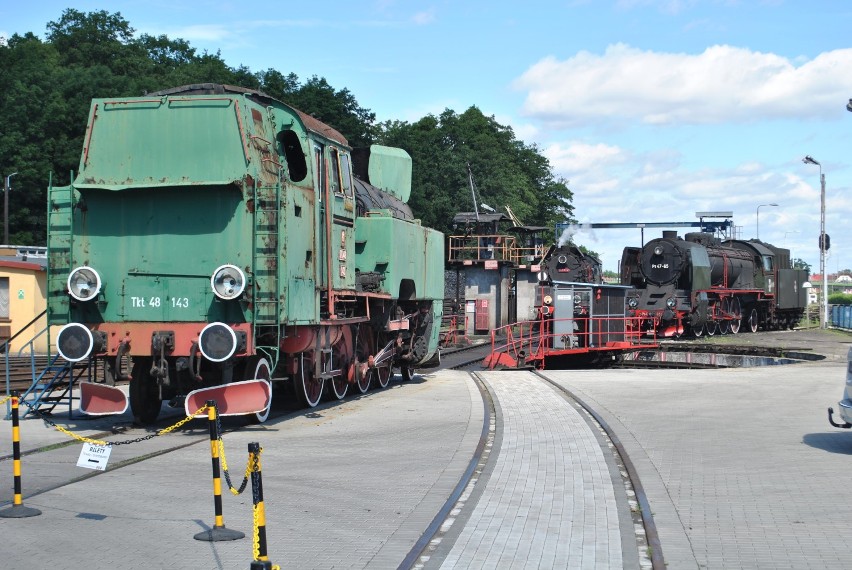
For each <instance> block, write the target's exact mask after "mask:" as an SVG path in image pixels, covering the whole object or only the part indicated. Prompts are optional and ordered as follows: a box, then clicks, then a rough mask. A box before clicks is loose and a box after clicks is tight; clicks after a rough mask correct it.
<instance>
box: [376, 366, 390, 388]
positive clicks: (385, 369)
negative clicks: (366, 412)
mask: <svg viewBox="0 0 852 570" xmlns="http://www.w3.org/2000/svg"><path fill="white" fill-rule="evenodd" d="M372 374H373V375H374V376H375V378H376V383H377V384H378V385H379V388H382V389H384V388H387V387H388V384H389V383H390V377H391V363H390V362H387V363H386V364H383V365H382V366H376V367H375V368H373V372H372Z"/></svg>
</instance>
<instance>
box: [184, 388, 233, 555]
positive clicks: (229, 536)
mask: <svg viewBox="0 0 852 570" xmlns="http://www.w3.org/2000/svg"><path fill="white" fill-rule="evenodd" d="M207 420H208V422H207V423H208V425H209V426H210V454H211V456H212V457H213V510H214V514H215V515H216V522H214V523H213V528H211V529H210V530H205V531H202V532H199V533H198V534H196V535H195V536H194V537H193V538H195V540H206V541H208V542H217V541H220V540H238V539H240V538H245V536H246V535H245V533H242V532H240V531H238V530H230V529H228V528H225V522H224V519H223V517H222V479H221V477H220V467H219V422H218V420H217V418H216V402H214V401H213V400H208V401H207Z"/></svg>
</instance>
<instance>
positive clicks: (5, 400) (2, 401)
mask: <svg viewBox="0 0 852 570" xmlns="http://www.w3.org/2000/svg"><path fill="white" fill-rule="evenodd" d="M11 399H12V396H6V397H5V398H3V399H2V400H0V406H2V405H3V404H5V403H6V402H8V401H9V400H11Z"/></svg>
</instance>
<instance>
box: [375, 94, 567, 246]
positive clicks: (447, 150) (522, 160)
mask: <svg viewBox="0 0 852 570" xmlns="http://www.w3.org/2000/svg"><path fill="white" fill-rule="evenodd" d="M378 142H381V144H385V145H389V146H397V147H400V148H404V149H405V150H407V151H408V153H409V154H410V155H411V157H412V159H413V161H414V173H413V178H414V179H413V184H412V194H411V199H410V200H409V203H410V205H411V208H412V210H414V212H415V213H416V214H417V215H418V216H419V217H420V218H421V219H422V220H423V223H424V224H425V225H428V226H431V227H435V228H437V229H440V230H443V231H445V232H450V231H451V229H452V228H451V222H452V219H453V216H454V215H455V214H456V213H458V212H472V211H473V197H472V194H471V188H470V176H469V173H468V172H469V171H468V165H469V166H470V174H471V175H472V176H473V180H474V183H475V187H476V190H477V194H478V199H479V200H481V201H482V202H484V203H486V204H488V205H489V206H491V207H492V208H494V209H495V210H498V211H502V210H503V209H504V208H505V206H509V207H510V208H511V209H512V211H513V212H514V213H515V215H516V216H517V217H518V218H519V219H520V220H521V221H522V222H523V223H524V224H525V225H541V226H546V227H553V226H554V225H555V223H556V222H557V221H565V220H569V221H570V220H571V217H572V212H573V206H572V205H571V198H572V194H571V191H570V190H569V189H568V186H567V184H566V182H565V181H564V180H561V179H556V178H554V177H553V174H552V172H551V169H550V164H549V162H548V161H547V159H546V158H544V157H543V156H541V155H540V154H539V153H538V149H537V148H536V147H535V146H528V145H525V144H524V143H523V142H522V141H519V140H517V139H516V138H515V135H514V132H513V131H512V129H511V127H506V126H503V125H500V124H499V123H497V121H496V120H495V119H494V117H493V116H492V117H486V116H485V115H484V114H483V113H482V112H481V111H480V110H479V109H478V108H476V107H470V108H469V109H468V110H467V111H465V112H464V113H462V114H460V115H459V114H456V113H455V112H454V111H452V110H450V109H447V110H445V111H444V112H443V113H441V115H440V116H437V117H436V116H434V115H428V116H426V117H423V118H422V119H420V120H419V121H417V122H415V123H406V122H400V121H390V122H386V123H383V124H382V125H380V126H379V133H378Z"/></svg>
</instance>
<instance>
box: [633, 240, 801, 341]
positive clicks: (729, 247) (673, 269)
mask: <svg viewBox="0 0 852 570" xmlns="http://www.w3.org/2000/svg"><path fill="white" fill-rule="evenodd" d="M621 280H622V283H623V284H625V285H629V286H632V287H633V291H632V292H631V293H630V294H629V295H628V298H627V304H628V309H629V311H630V314H632V315H634V316H637V317H640V318H641V319H643V326H644V327H646V331H647V332H650V333H652V334H655V335H657V336H661V337H677V336H680V335H682V334H684V333H685V332H689V333H691V334H693V335H694V336H699V337H700V336H702V335H704V334H707V335H713V334H716V332H719V333H721V334H727V333H729V332H731V333H734V334H736V333H738V332H739V331H740V329H741V326H743V325H745V326H746V328H747V329H748V330H750V331H752V332H756V331H757V330H758V329H759V328H768V329H776V328H788V327H789V328H792V327H793V326H795V325H796V324H797V323H798V321H799V320H800V319H801V317H802V315H803V313H804V307H805V304H806V292H805V289H804V288H803V287H802V284H803V283H804V282H805V281H806V280H807V274H806V272H805V271H803V270H798V269H792V268H791V266H790V252H789V250H786V249H782V248H777V247H774V246H772V245H770V244H766V243H763V242H760V241H758V240H748V241H746V240H728V241H725V242H722V241H721V240H719V239H718V238H716V237H714V236H713V235H712V234H708V233H690V234H686V236H685V237H684V238H680V237H678V236H677V234H676V232H663V237H662V238H658V239H654V240H651V241H649V242H648V243H647V244H645V245H644V246H643V247H642V248H635V247H628V248H625V249H624V252H623V254H622V261H621Z"/></svg>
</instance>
